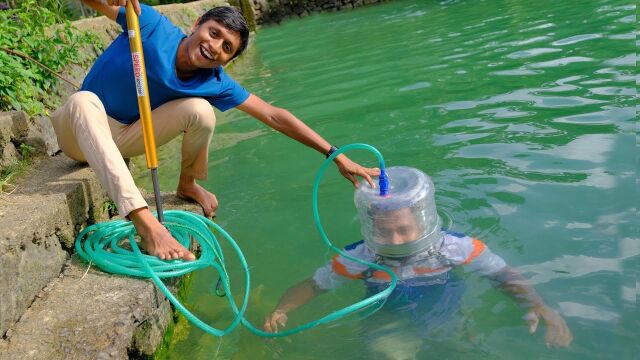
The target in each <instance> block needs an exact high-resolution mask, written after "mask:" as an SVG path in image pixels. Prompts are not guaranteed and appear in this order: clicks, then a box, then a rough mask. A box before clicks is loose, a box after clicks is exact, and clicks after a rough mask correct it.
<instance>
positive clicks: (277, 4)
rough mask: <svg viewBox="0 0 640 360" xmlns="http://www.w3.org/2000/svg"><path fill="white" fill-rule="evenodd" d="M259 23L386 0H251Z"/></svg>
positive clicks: (268, 22) (270, 22) (278, 21)
mask: <svg viewBox="0 0 640 360" xmlns="http://www.w3.org/2000/svg"><path fill="white" fill-rule="evenodd" d="M250 1H251V2H252V6H253V9H254V12H255V18H256V23H258V24H259V25H263V24H272V23H280V22H281V21H282V20H284V19H287V18H290V17H305V16H308V15H310V14H312V13H319V12H333V11H340V10H349V9H353V8H356V7H359V6H363V5H369V4H375V3H379V2H382V1H385V0H250Z"/></svg>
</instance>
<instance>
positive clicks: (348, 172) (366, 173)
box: [335, 154, 380, 188]
mask: <svg viewBox="0 0 640 360" xmlns="http://www.w3.org/2000/svg"><path fill="white" fill-rule="evenodd" d="M335 161H336V164H337V165H338V170H340V173H341V174H342V176H344V177H345V178H347V180H349V181H351V182H352V183H353V186H355V187H356V188H357V187H358V186H359V182H358V179H357V178H356V176H361V177H362V178H364V179H365V180H367V182H368V183H369V185H371V187H372V188H375V187H376V183H375V182H373V180H372V179H371V177H372V176H378V175H380V169H378V168H366V167H363V166H360V165H358V164H357V163H355V162H353V161H351V160H349V158H348V157H346V156H345V155H344V154H340V155H338V157H336V158H335Z"/></svg>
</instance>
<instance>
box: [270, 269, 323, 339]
mask: <svg viewBox="0 0 640 360" xmlns="http://www.w3.org/2000/svg"><path fill="white" fill-rule="evenodd" d="M323 292H324V290H321V289H319V288H318V286H317V285H316V282H315V281H314V280H313V279H312V278H309V279H306V280H304V281H302V282H300V283H298V284H296V285H294V286H292V287H290V288H289V289H287V291H286V292H285V293H284V295H282V297H281V298H280V301H278V305H277V306H276V308H275V309H274V310H273V312H272V313H271V315H269V316H268V317H267V318H266V319H265V321H264V325H263V327H264V330H265V331H268V332H278V325H280V326H282V327H284V326H285V325H286V324H287V320H288V317H287V313H288V312H289V311H292V310H295V309H297V308H299V307H300V306H302V305H304V304H306V303H308V302H309V301H311V300H313V298H315V297H316V296H318V295H320V294H322V293H323Z"/></svg>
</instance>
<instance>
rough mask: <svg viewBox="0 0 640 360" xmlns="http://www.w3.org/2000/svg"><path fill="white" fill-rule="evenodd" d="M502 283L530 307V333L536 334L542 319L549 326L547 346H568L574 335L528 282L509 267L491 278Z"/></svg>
mask: <svg viewBox="0 0 640 360" xmlns="http://www.w3.org/2000/svg"><path fill="white" fill-rule="evenodd" d="M491 278H493V279H494V280H496V281H498V282H499V283H500V287H501V288H502V289H503V290H505V291H506V292H507V293H509V294H510V295H511V296H512V297H513V298H514V299H516V301H518V302H519V303H521V304H524V305H527V306H529V307H530V310H529V313H528V314H527V316H526V319H527V322H528V323H529V332H530V333H534V332H535V331H536V329H537V328H538V323H539V319H540V318H542V319H543V320H544V322H545V324H546V325H547V334H546V344H547V346H548V347H552V346H568V345H569V344H570V343H571V341H572V340H573V335H571V331H570V330H569V327H568V326H567V323H566V322H565V321H564V319H563V318H562V316H561V315H560V314H559V313H558V312H557V311H555V310H553V309H552V308H550V307H549V306H548V305H547V304H545V302H544V300H543V299H542V297H540V295H538V293H537V292H536V291H535V289H534V288H533V287H532V286H531V285H528V284H527V280H526V279H525V278H524V276H522V274H520V273H519V272H518V271H516V270H515V269H512V268H510V267H509V266H507V267H505V268H504V269H503V270H501V271H499V272H498V273H496V274H494V275H492V276H491Z"/></svg>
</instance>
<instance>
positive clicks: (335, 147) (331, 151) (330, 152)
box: [324, 145, 339, 159]
mask: <svg viewBox="0 0 640 360" xmlns="http://www.w3.org/2000/svg"><path fill="white" fill-rule="evenodd" d="M338 149H339V148H338V147H337V146H335V145H331V147H330V148H329V151H327V152H326V154H324V155H325V156H326V158H327V159H328V158H329V156H331V155H333V153H334V152H336V151H337V150H338Z"/></svg>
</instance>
